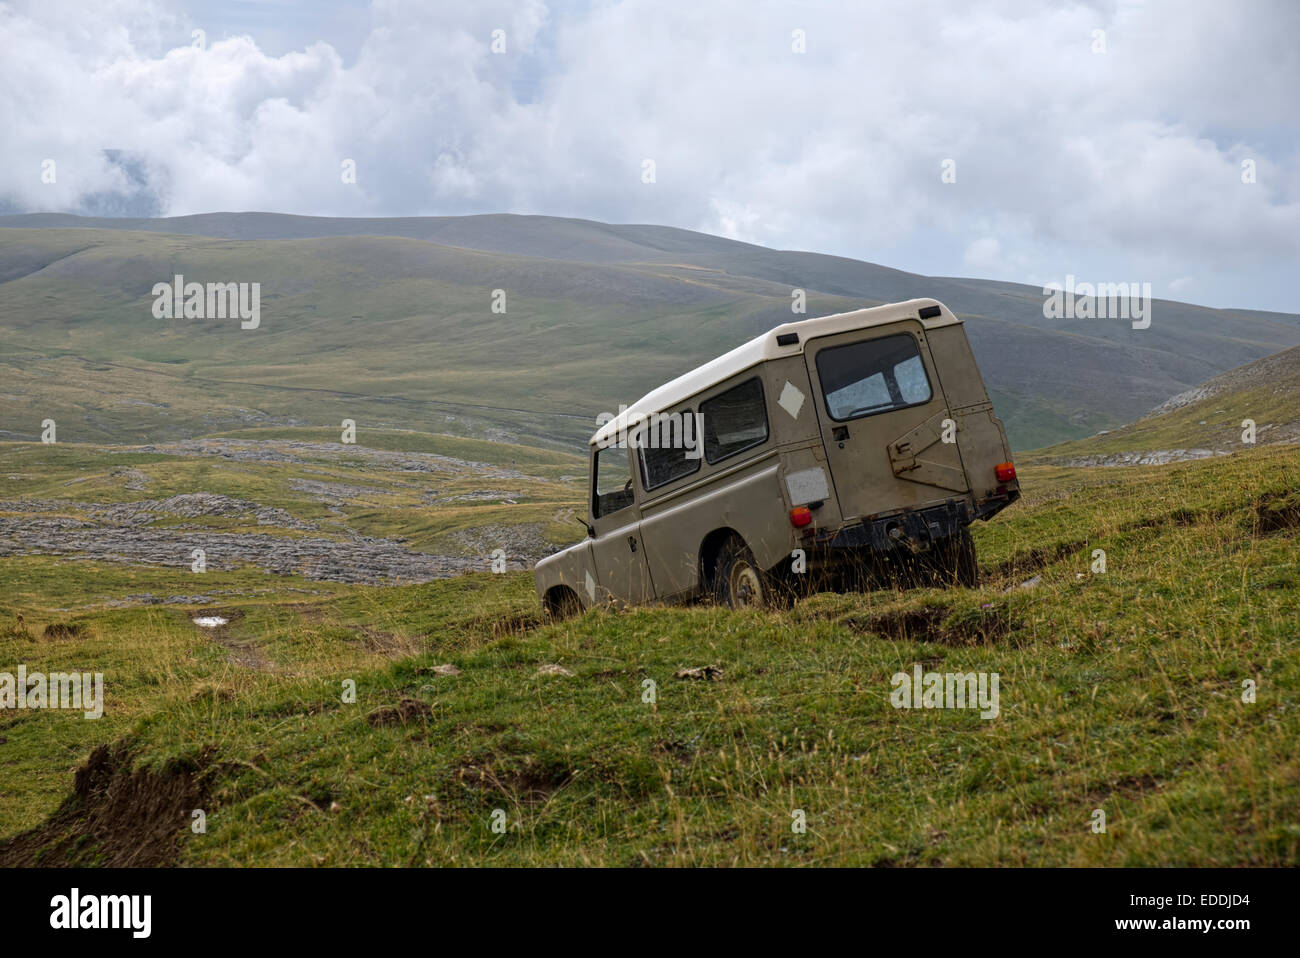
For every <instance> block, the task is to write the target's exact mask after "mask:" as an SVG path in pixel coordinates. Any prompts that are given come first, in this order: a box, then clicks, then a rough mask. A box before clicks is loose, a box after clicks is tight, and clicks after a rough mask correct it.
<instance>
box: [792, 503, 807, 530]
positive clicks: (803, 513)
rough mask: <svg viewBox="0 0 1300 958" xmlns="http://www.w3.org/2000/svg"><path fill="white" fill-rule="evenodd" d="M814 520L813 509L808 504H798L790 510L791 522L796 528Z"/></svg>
mask: <svg viewBox="0 0 1300 958" xmlns="http://www.w3.org/2000/svg"><path fill="white" fill-rule="evenodd" d="M810 522H812V510H811V509H809V508H808V507H807V506H796V507H795V508H793V509H791V510H790V524H791V525H792V526H794V527H795V528H796V529H798V528H801V527H803V526H806V525H808V523H810Z"/></svg>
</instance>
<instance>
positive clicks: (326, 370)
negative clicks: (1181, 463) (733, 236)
mask: <svg viewBox="0 0 1300 958" xmlns="http://www.w3.org/2000/svg"><path fill="white" fill-rule="evenodd" d="M178 273H179V274H182V275H184V276H185V277H186V279H187V280H192V281H200V282H230V281H234V282H258V283H260V284H261V290H262V300H261V302H262V317H263V318H262V322H261V326H260V328H259V329H257V330H249V331H245V330H241V329H240V328H239V325H238V323H237V322H233V321H200V320H179V319H174V320H159V319H156V318H154V316H153V315H152V312H151V306H152V302H153V299H152V296H151V295H150V290H151V289H152V287H153V285H154V284H155V283H157V282H166V281H168V280H170V279H171V277H172V276H173V275H175V274H178ZM795 287H797V288H802V289H805V290H807V295H808V305H807V309H808V314H809V315H817V314H819V313H828V312H834V311H839V310H844V309H851V308H856V307H859V306H864V305H873V304H876V303H880V302H888V301H892V300H898V299H905V298H909V297H912V296H918V295H928V296H935V297H938V298H939V299H941V300H943V301H944V302H946V303H947V304H948V305H949V306H950V307H951V308H952V309H953V310H954V311H956V312H957V313H958V314H960V315H961V316H963V317H964V318H965V319H966V321H967V328H968V331H969V334H970V337H971V341H972V344H973V346H974V349H975V352H976V356H977V358H978V359H979V362H980V365H981V368H982V369H983V371H984V375H985V379H986V381H987V383H988V385H989V388H990V391H991V392H992V393H993V396H994V399H995V402H996V403H997V407H998V412H999V414H1000V415H1001V416H1002V417H1003V419H1004V421H1005V422H1006V423H1007V427H1008V431H1009V433H1010V435H1011V437H1012V442H1013V444H1014V445H1015V446H1016V447H1017V448H1018V449H1027V448H1031V447H1035V446H1040V445H1045V444H1047V443H1051V442H1058V441H1061V440H1066V439H1073V438H1080V437H1084V436H1087V435H1090V434H1092V433H1095V432H1096V431H1097V430H1098V429H1106V428H1111V427H1114V426H1117V425H1119V424H1121V423H1124V422H1129V421H1131V420H1133V419H1135V418H1136V417H1138V416H1140V415H1142V414H1143V413H1145V412H1147V411H1148V410H1150V409H1151V408H1152V407H1153V406H1155V405H1156V404H1158V403H1160V402H1161V401H1163V400H1165V399H1167V398H1168V397H1169V396H1172V395H1174V394H1178V393H1182V392H1185V391H1186V390H1188V389H1190V388H1192V387H1195V386H1197V385H1198V384H1200V383H1202V382H1204V381H1205V380H1206V379H1208V378H1210V377H1212V376H1214V375H1216V374H1218V373H1220V372H1223V371H1224V370H1226V369H1229V368H1231V367H1233V366H1236V365H1240V364H1242V363H1246V362H1250V361H1252V360H1255V359H1259V358H1261V357H1263V356H1267V355H1269V354H1272V353H1275V352H1277V351H1279V350H1282V349H1286V348H1289V347H1292V346H1296V345H1300V317H1297V316H1295V315H1292V314H1280V313H1263V312H1257V311H1249V310H1224V309H1209V308H1205V307H1200V306H1194V305H1189V304H1185V303H1177V302H1172V301H1167V300H1156V301H1155V303H1154V315H1153V321H1152V324H1151V327H1150V328H1149V329H1145V330H1134V329H1132V328H1130V326H1129V324H1128V323H1127V322H1125V321H1122V320H1095V319H1092V320H1090V319H1076V320H1072V321H1066V320H1051V319H1048V318H1046V317H1044V315H1043V309H1042V302H1043V297H1042V293H1041V290H1040V289H1037V288H1035V287H1029V286H1020V285H1016V284H1011V283H1002V282H990V281H984V280H976V279H960V278H943V277H925V276H919V275H916V274H912V273H906V272H902V271H899V270H894V269H889V268H886V267H882V266H877V265H873V264H870V263H864V262H859V261H855V260H850V259H845V258H842V257H835V256H826V255H821V254H816V253H807V252H793V251H779V250H772V249H766V248H763V247H759V246H754V245H751V244H746V243H740V242H735V241H731V240H727V239H722V238H720V237H716V236H709V235H706V234H701V233H694V232H691V231H689V230H681V229H673V228H667V227H658V226H635V225H628V226H617V225H609V224H603V223H594V222H589V221H583V220H572V219H559V218H554V217H537V216H511V215H488V216H470V217H418V218H399V219H370V220H366V219H329V218H315V217H298V216H286V215H280V214H267V213H221V214H206V215H201V216H192V217H178V218H171V219H160V220H124V219H116V220H115V219H90V218H84V217H76V216H68V215H63V214H29V215H19V216H6V217H0V364H2V365H0V368H3V370H4V373H3V381H2V382H0V439H32V438H36V437H37V436H38V435H39V432H40V423H41V422H42V421H43V420H44V419H46V418H53V419H55V420H56V421H57V422H58V423H59V429H60V438H63V439H67V440H85V441H95V442H149V441H157V440H166V439H179V438H186V437H191V436H197V435H205V434H209V433H212V432H214V431H219V430H224V429H230V428H245V427H271V426H302V425H317V426H319V425H326V424H331V423H337V422H339V421H341V420H342V419H344V418H352V419H355V420H357V421H358V422H359V423H365V424H368V425H371V426H377V427H388V428H398V429H408V428H409V429H418V430H422V431H429V432H440V433H452V434H458V435H465V436H475V437H484V438H490V439H498V440H505V441H511V442H520V443H530V444H534V445H544V446H551V447H564V448H569V449H572V448H574V446H575V445H577V444H578V443H580V442H582V441H583V440H584V439H585V438H586V437H587V436H589V435H590V433H591V432H592V431H593V429H594V427H595V422H596V416H597V415H598V414H599V413H601V412H606V411H609V412H614V411H617V408H618V405H619V404H620V403H631V402H632V401H634V400H635V399H637V398H638V397H639V396H640V395H641V394H642V393H644V392H645V391H647V390H648V389H650V388H653V387H654V386H655V385H657V384H659V383H660V382H663V381H665V380H666V379H669V378H671V377H673V376H675V375H677V374H679V373H681V372H682V371H684V370H686V369H688V368H690V367H692V366H694V365H696V364H698V363H700V362H702V361H704V360H706V359H708V358H711V357H712V356H714V355H717V354H718V353H720V352H723V351H725V350H726V349H729V348H731V347H732V346H734V345H736V344H738V343H740V342H742V341H744V340H745V339H747V338H749V337H751V336H753V335H755V334H757V333H758V332H761V331H762V330H764V329H767V328H770V327H771V326H773V325H775V324H777V323H779V322H782V321H785V320H786V319H788V318H789V317H790V315H791V312H790V302H791V290H792V288H795ZM497 289H500V290H504V291H505V294H506V312H505V313H504V314H502V313H494V312H493V311H492V310H491V303H492V294H493V291H494V290H497Z"/></svg>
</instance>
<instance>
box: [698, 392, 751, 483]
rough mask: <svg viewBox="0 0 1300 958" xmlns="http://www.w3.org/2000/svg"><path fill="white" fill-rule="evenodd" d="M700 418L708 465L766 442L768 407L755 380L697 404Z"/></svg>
mask: <svg viewBox="0 0 1300 958" xmlns="http://www.w3.org/2000/svg"><path fill="white" fill-rule="evenodd" d="M700 416H701V417H702V418H703V419H704V457H705V458H706V459H708V460H709V463H710V465H712V464H713V463H715V462H721V461H722V460H723V459H726V458H727V457H728V456H734V455H735V454H736V453H738V452H741V451H743V450H745V449H749V448H751V447H752V446H760V445H762V444H763V443H765V442H767V405H766V403H764V402H763V384H762V382H760V381H759V379H758V378H757V377H755V378H753V379H749V380H746V381H745V382H743V383H741V384H740V385H739V386H733V387H732V388H731V389H728V390H727V391H726V392H725V393H719V394H718V395H717V396H714V397H713V398H712V399H707V400H705V401H704V402H702V403H700Z"/></svg>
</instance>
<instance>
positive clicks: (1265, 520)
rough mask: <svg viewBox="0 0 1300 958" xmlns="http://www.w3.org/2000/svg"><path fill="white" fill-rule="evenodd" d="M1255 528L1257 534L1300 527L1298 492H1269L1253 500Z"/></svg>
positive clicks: (1299, 498) (1267, 533) (1299, 497)
mask: <svg viewBox="0 0 1300 958" xmlns="http://www.w3.org/2000/svg"><path fill="white" fill-rule="evenodd" d="M1254 514H1255V530H1256V532H1257V533H1258V534H1259V535H1269V534H1271V533H1274V532H1289V531H1292V530H1295V529H1300V493H1296V492H1288V493H1269V494H1268V495H1264V496H1260V497H1259V498H1258V499H1256V500H1255V506H1254Z"/></svg>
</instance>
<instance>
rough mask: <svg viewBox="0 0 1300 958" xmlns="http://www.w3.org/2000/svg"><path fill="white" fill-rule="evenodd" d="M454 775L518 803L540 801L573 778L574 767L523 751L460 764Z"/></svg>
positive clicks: (475, 786) (538, 803) (543, 800)
mask: <svg viewBox="0 0 1300 958" xmlns="http://www.w3.org/2000/svg"><path fill="white" fill-rule="evenodd" d="M456 779H457V781H459V782H461V783H462V784H464V785H467V786H469V787H471V788H477V789H484V790H487V791H493V792H498V793H500V794H502V795H505V796H507V797H508V798H511V799H513V800H515V801H517V802H520V803H521V804H525V805H540V804H542V803H544V802H546V801H548V800H549V799H550V797H551V796H552V795H554V794H555V793H556V792H558V791H559V790H560V789H562V788H564V786H566V785H568V784H569V782H571V781H572V780H573V769H571V768H569V767H568V766H566V765H563V764H560V763H556V762H547V761H543V760H541V759H539V758H537V757H536V756H533V755H526V756H523V757H521V758H511V759H509V760H500V761H488V762H486V763H483V764H466V765H461V766H460V767H459V768H457V769H456Z"/></svg>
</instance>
